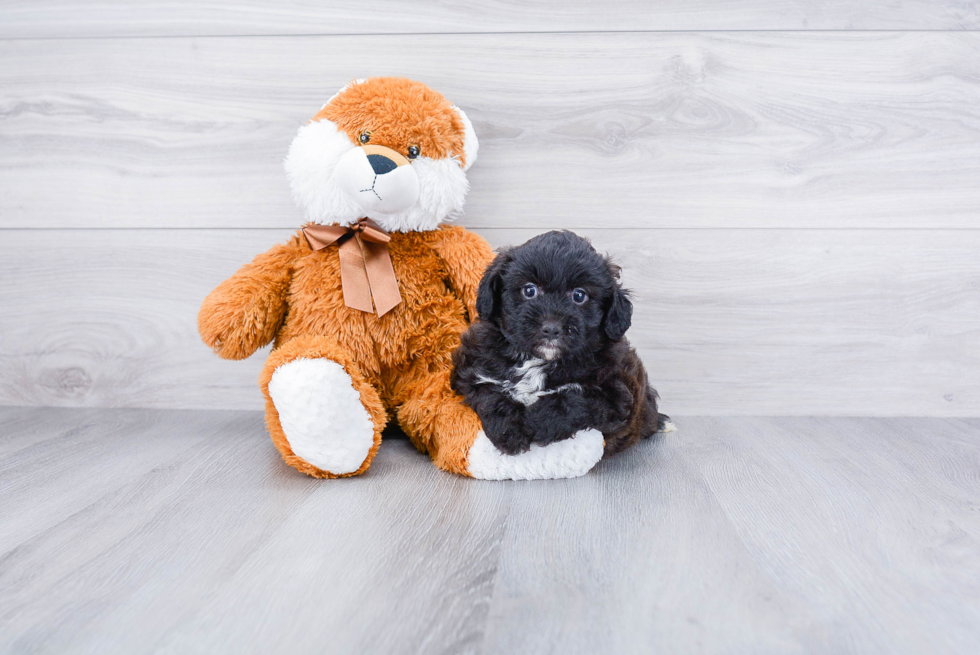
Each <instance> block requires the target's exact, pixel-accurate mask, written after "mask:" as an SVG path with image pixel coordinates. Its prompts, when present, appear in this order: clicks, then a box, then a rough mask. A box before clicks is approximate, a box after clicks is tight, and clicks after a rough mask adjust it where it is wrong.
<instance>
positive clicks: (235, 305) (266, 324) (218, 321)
mask: <svg viewBox="0 0 980 655" xmlns="http://www.w3.org/2000/svg"><path fill="white" fill-rule="evenodd" d="M298 256H299V243H298V240H297V239H295V238H294V239H292V240H291V241H290V242H289V243H287V244H280V245H277V246H275V247H273V248H272V249H270V250H269V251H267V252H265V253H263V254H261V255H259V256H258V257H256V258H255V259H254V260H252V262H251V263H249V264H246V265H245V266H243V267H242V268H240V269H239V270H238V272H237V273H235V274H234V275H232V276H231V277H230V278H228V279H227V280H225V281H224V282H222V283H221V284H219V285H218V286H217V287H216V288H215V289H214V291H212V292H211V293H210V294H208V297H207V298H205V299H204V302H203V303H202V304H201V310H200V312H199V313H198V317H197V326H198V331H199V332H200V334H201V338H202V339H203V340H204V343H206V344H207V345H208V346H210V347H211V348H212V349H213V350H214V352H215V353H217V354H218V355H219V356H220V357H223V358H224V359H245V358H246V357H248V356H250V355H251V354H252V353H254V352H255V351H256V350H258V349H259V348H261V347H262V346H265V345H267V344H268V343H270V342H271V341H272V340H273V339H274V338H275V336H276V333H277V332H278V330H279V327H280V326H281V325H282V321H283V319H284V318H285V316H286V310H287V296H288V293H289V285H290V281H291V280H292V271H293V264H294V262H295V261H296V259H297V258H298Z"/></svg>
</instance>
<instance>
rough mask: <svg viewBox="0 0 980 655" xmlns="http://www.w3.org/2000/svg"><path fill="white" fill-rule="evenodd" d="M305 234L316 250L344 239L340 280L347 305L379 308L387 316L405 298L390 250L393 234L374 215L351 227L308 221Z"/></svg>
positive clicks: (358, 307)
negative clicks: (399, 289) (379, 223)
mask: <svg viewBox="0 0 980 655" xmlns="http://www.w3.org/2000/svg"><path fill="white" fill-rule="evenodd" d="M303 234H304V235H305V236H306V241H307V242H308V243H309V244H310V248H312V249H313V250H323V249H324V248H326V247H327V246H329V245H330V244H333V243H337V242H340V246H339V251H340V283H341V285H342V286H343V289H344V304H345V305H347V306H348V307H350V308H352V309H359V310H361V311H362V312H368V313H369V314H370V313H373V312H374V311H375V310H377V312H378V316H384V315H385V314H386V313H388V312H389V311H391V309H392V308H394V307H395V305H397V304H398V303H400V302H401V301H402V296H401V293H399V292H398V279H397V278H396V277H395V269H394V267H392V265H391V255H389V254H388V245H387V244H388V242H389V241H391V236H390V235H389V234H388V233H387V232H385V231H384V230H383V229H381V226H380V225H378V224H377V223H375V222H374V221H372V220H371V219H370V218H362V219H360V220H359V221H357V222H356V223H354V224H353V225H351V226H350V227H347V226H344V225H307V226H306V227H304V228H303ZM372 298H374V304H373V306H372V304H371V299H372Z"/></svg>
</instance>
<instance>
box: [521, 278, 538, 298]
mask: <svg viewBox="0 0 980 655" xmlns="http://www.w3.org/2000/svg"><path fill="white" fill-rule="evenodd" d="M521 293H523V294H524V297H525V298H528V299H530V298H533V297H535V296H536V295H538V287H537V285H536V284H532V283H530V282H528V283H527V284H525V285H524V288H523V289H522V290H521Z"/></svg>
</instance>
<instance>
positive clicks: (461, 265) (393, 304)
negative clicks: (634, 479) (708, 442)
mask: <svg viewBox="0 0 980 655" xmlns="http://www.w3.org/2000/svg"><path fill="white" fill-rule="evenodd" d="M477 147H478V146H477V140H476V135H475V134H474V132H473V127H472V125H471V124H470V121H469V119H468V118H467V117H466V114H464V113H463V112H462V110H460V109H458V108H457V107H455V106H453V105H451V104H450V103H449V102H448V101H447V100H446V99H445V98H444V97H443V96H442V95H440V94H439V93H437V92H435V91H433V90H432V89H430V88H428V87H427V86H425V85H423V84H420V83H418V82H413V81H411V80H405V79H400V78H372V79H368V80H357V81H355V82H352V83H350V84H348V85H347V86H346V87H344V88H343V89H342V90H341V91H340V92H339V93H337V94H336V95H335V96H333V97H332V98H331V99H330V100H329V101H328V102H327V104H326V105H324V106H323V108H322V109H321V110H320V112H319V113H317V114H316V116H314V117H313V119H312V120H311V121H310V122H309V123H308V124H306V125H305V126H303V127H302V128H300V130H299V133H298V134H297V136H296V138H295V139H294V141H293V144H292V146H291V147H290V150H289V155H288V156H287V158H286V162H285V166H286V172H287V175H288V177H289V180H290V183H291V186H292V190H293V197H294V198H295V200H296V202H297V204H299V205H300V206H301V207H302V208H303V209H304V210H305V212H306V215H307V219H308V221H309V223H308V224H307V225H306V227H304V228H303V230H301V231H299V232H298V233H297V234H296V235H295V236H293V237H292V238H291V239H290V240H289V241H288V242H287V243H285V244H282V245H277V246H275V247H273V248H272V249H271V250H269V251H268V252H266V253H264V254H262V255H259V256H258V257H256V258H255V260H253V261H252V262H251V263H250V264H247V265H246V266H244V267H242V268H241V269H240V270H239V271H238V272H237V273H235V275H233V276H232V277H231V278H229V279H228V280H225V281H224V282H222V283H221V284H220V285H219V286H218V287H217V288H216V289H215V290H214V291H212V292H211V293H210V294H209V295H208V297H207V298H206V299H205V301H204V303H203V305H202V306H201V311H200V314H199V316H198V328H199V330H200V333H201V337H202V338H203V339H204V341H205V343H207V344H208V345H209V346H211V347H212V348H213V349H214V351H215V352H216V353H217V354H218V355H220V356H221V357H224V358H227V359H243V358H245V357H248V356H250V355H251V354H252V353H254V352H255V351H256V350H257V349H258V348H260V347H262V346H264V345H266V344H268V343H270V342H273V341H274V349H273V351H272V353H271V355H270V356H269V359H268V361H267V362H266V365H265V367H264V369H263V371H262V374H261V376H260V385H261V388H262V392H263V394H264V395H265V399H266V424H267V426H268V429H269V432H270V434H271V435H272V440H273V442H274V443H275V445H276V447H277V448H278V449H279V452H280V453H282V456H283V458H284V459H285V461H286V462H287V463H288V464H289V465H291V466H293V467H295V468H296V469H298V470H300V471H302V472H304V473H308V474H310V475H313V476H317V477H323V478H335V477H346V476H352V475H358V474H360V473H363V472H364V471H366V470H367V469H368V467H369V466H370V465H371V460H372V459H373V458H374V455H375V453H376V452H377V450H378V447H379V446H380V444H381V432H382V430H383V429H384V427H385V425H386V423H387V422H388V420H389V418H390V417H391V416H392V415H393V416H394V417H395V418H397V420H398V422H399V424H400V425H401V427H402V429H403V430H404V431H405V433H406V434H408V436H409V438H410V439H411V440H412V443H413V444H414V445H415V446H416V447H417V448H418V449H419V450H420V451H422V452H425V453H428V454H429V455H430V457H431V458H432V461H433V462H434V463H435V464H436V466H438V467H439V468H441V469H444V470H446V471H450V472H453V473H458V474H461V475H469V476H473V477H480V478H493V479H531V478H554V477H573V476H576V475H582V474H583V473H585V472H586V471H588V470H589V469H591V468H592V466H593V465H594V464H595V462H596V461H598V459H599V458H600V457H601V455H602V443H601V435H599V437H600V439H599V441H598V442H596V436H595V435H594V434H591V433H589V434H585V433H583V434H580V435H576V436H575V437H574V438H572V439H568V440H566V441H563V442H558V443H556V444H552V445H551V446H548V447H546V448H539V447H536V448H537V449H536V450H535V449H532V451H531V452H528V453H523V454H521V455H519V456H507V455H503V454H502V453H500V452H499V451H497V450H496V449H495V448H494V447H493V446H492V445H491V444H490V442H489V440H488V439H487V438H486V436H485V435H484V434H483V433H482V430H481V425H480V420H479V418H478V417H477V416H476V414H475V413H474V412H473V410H472V409H470V408H469V407H468V406H467V405H465V404H464V403H463V401H462V399H461V398H460V397H459V396H458V395H457V394H456V393H455V392H454V391H453V390H452V389H451V388H450V385H449V377H450V372H451V369H452V357H451V356H452V352H453V350H455V348H456V347H457V346H458V345H459V339H460V335H461V334H462V333H463V331H464V330H465V329H466V327H467V325H468V321H469V320H475V318H476V309H475V304H476V293H477V287H478V286H479V283H480V279H481V277H482V275H483V272H484V270H485V269H486V267H487V265H488V264H489V262H490V261H491V259H492V258H493V252H492V250H491V248H490V246H489V245H488V244H487V243H486V241H484V240H483V239H482V238H481V237H479V236H477V235H476V234H473V233H472V232H468V231H467V230H465V229H463V228H461V227H454V226H447V225H442V223H443V222H444V221H445V220H447V219H451V218H453V217H454V216H455V215H458V214H459V213H460V211H461V210H462V207H463V202H464V200H465V197H466V192H467V191H468V189H469V184H468V182H467V180H466V174H465V171H466V169H467V168H469V166H471V165H472V163H473V162H474V160H475V159H476V155H477ZM591 432H594V431H591Z"/></svg>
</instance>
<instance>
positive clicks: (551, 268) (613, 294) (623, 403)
mask: <svg viewBox="0 0 980 655" xmlns="http://www.w3.org/2000/svg"><path fill="white" fill-rule="evenodd" d="M531 287H533V288H534V290H533V291H530V290H529V289H530V288H531ZM583 294H584V296H583ZM583 297H584V298H585V300H584V301H582V299H583ZM577 301H581V302H577ZM476 308H477V312H478V313H479V315H480V320H479V321H477V322H476V323H474V324H473V325H472V326H470V328H469V330H468V331H467V332H466V333H465V334H464V335H463V338H462V344H461V346H460V347H459V349H458V350H457V351H456V352H455V354H454V356H453V363H454V364H455V368H454V371H453V377H452V385H453V389H455V390H456V391H457V392H458V393H460V394H461V395H462V396H463V398H464V399H465V400H466V402H467V404H469V405H470V407H472V408H473V409H474V410H475V411H476V412H477V414H479V416H480V419H481V420H482V422H483V429H484V431H485V432H486V435H487V437H488V438H489V439H490V441H491V442H492V443H493V444H494V445H495V446H496V447H497V448H498V449H500V451H501V452H503V453H506V454H510V455H514V454H517V453H521V452H524V451H526V450H528V449H529V448H530V447H531V444H532V443H536V444H539V445H542V446H544V445H547V444H549V443H552V442H555V441H560V440H562V439H567V438H569V437H571V436H572V435H574V434H575V433H576V432H578V431H579V430H584V429H587V428H595V429H597V430H599V431H600V432H602V433H603V436H604V437H605V441H606V446H605V454H606V455H611V454H615V453H618V452H620V451H621V450H623V449H624V448H626V447H628V446H631V445H633V444H635V443H636V442H637V441H639V440H640V439H641V438H646V437H649V436H650V435H652V434H653V433H654V432H656V431H657V429H658V427H663V425H664V423H665V422H666V420H667V417H666V416H663V415H661V414H659V413H658V412H657V392H656V391H655V390H654V389H653V388H652V387H651V386H650V385H649V384H648V382H647V375H646V371H644V369H643V364H642V362H641V361H640V358H639V357H638V356H637V354H636V351H634V350H633V348H632V347H631V346H630V345H629V343H628V342H627V341H626V339H625V338H624V337H623V335H624V334H625V333H626V330H627V329H628V328H629V326H630V321H631V318H632V314H633V305H632V303H631V302H630V299H629V295H628V292H627V291H625V290H624V289H623V288H622V287H621V285H620V284H619V267H618V266H616V265H615V264H613V263H612V262H611V261H610V260H609V259H608V258H604V257H603V256H602V255H600V254H599V253H597V252H596V251H595V250H594V249H593V248H592V245H591V244H590V243H589V242H588V241H586V240H585V239H583V238H582V237H580V236H578V235H576V234H574V233H572V232H568V231H560V232H559V231H555V232H548V233H547V234H542V235H540V236H537V237H535V238H533V239H531V240H530V241H528V242H527V243H525V244H524V245H522V246H518V247H516V248H510V249H506V250H503V251H501V252H500V254H498V255H497V258H496V259H495V260H494V261H493V263H492V264H491V265H490V267H489V268H488V269H487V271H486V273H485V274H484V275H483V280H482V281H481V283H480V289H479V292H478V294H477V301H476Z"/></svg>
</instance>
